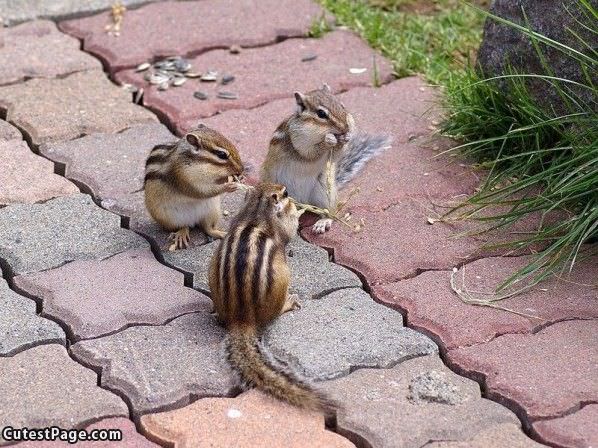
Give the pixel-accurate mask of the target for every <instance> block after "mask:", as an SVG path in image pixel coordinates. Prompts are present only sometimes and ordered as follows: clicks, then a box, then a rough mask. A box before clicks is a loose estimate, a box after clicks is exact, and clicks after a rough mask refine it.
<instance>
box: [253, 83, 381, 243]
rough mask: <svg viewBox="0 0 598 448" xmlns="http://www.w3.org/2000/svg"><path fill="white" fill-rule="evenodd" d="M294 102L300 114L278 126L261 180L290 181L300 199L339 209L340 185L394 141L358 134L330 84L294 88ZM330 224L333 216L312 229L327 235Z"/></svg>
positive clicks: (291, 189) (292, 190) (297, 113)
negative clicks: (302, 90)
mask: <svg viewBox="0 0 598 448" xmlns="http://www.w3.org/2000/svg"><path fill="white" fill-rule="evenodd" d="M295 101H296V102H297V110H296V112H295V113H294V114H293V115H291V116H290V117H288V118H287V119H286V120H284V121H283V122H282V123H281V124H280V125H279V126H278V128H277V129H276V131H275V132H274V136H273V137H272V140H271V141H270V147H269V150H268V154H267V156H266V161H265V162H264V164H263V165H262V173H261V179H262V181H264V182H275V183H280V184H283V185H286V186H287V188H288V189H289V194H290V195H291V196H292V197H293V198H294V199H296V200H297V201H299V202H303V203H307V204H311V205H315V206H316V207H320V208H326V209H328V210H329V211H330V212H331V213H335V212H336V209H337V202H338V189H339V188H340V187H342V186H343V185H344V184H346V183H347V182H348V181H349V180H351V179H352V178H353V176H354V175H355V174H357V172H359V170H360V169H361V168H362V167H363V166H364V165H365V162H367V161H368V160H369V159H371V158H372V157H374V156H375V155H377V154H379V153H380V152H382V151H383V150H385V149H387V148H388V147H389V146H390V139H389V138H388V137H387V136H371V135H368V134H365V133H363V132H356V130H355V122H354V119H353V116H352V115H351V114H350V113H349V112H347V110H346V108H345V106H344V105H343V104H342V103H341V102H340V101H339V100H338V99H337V98H335V97H334V95H333V94H332V93H331V90H330V87H329V86H328V85H327V84H324V85H323V86H322V87H321V88H320V89H317V90H313V91H311V92H307V93H305V94H303V93H301V92H295ZM329 160H330V162H331V167H330V169H331V170H332V175H331V176H328V173H327V171H328V170H327V164H328V161H329ZM331 224H332V220H331V219H329V218H325V217H322V218H321V219H319V220H318V221H317V222H316V223H315V224H314V226H313V231H314V232H315V233H324V232H326V231H327V230H329V229H330V226H331Z"/></svg>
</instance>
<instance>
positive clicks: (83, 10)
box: [0, 0, 155, 25]
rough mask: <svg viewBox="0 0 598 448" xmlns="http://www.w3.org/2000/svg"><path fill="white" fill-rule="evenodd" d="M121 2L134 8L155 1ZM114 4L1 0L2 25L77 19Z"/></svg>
mask: <svg viewBox="0 0 598 448" xmlns="http://www.w3.org/2000/svg"><path fill="white" fill-rule="evenodd" d="M120 1H121V3H123V4H124V5H126V6H133V5H141V4H143V3H149V2H152V1H155V0H120ZM113 4H114V0H0V18H2V21H0V25H1V24H2V23H4V25H14V24H15V23H20V22H25V21H26V20H31V19H35V18H38V17H40V18H54V19H56V18H64V17H75V16H80V15H83V14H89V13H92V12H95V11H101V10H103V9H109V8H110V7H111V6H112V5H113ZM125 15H126V13H125Z"/></svg>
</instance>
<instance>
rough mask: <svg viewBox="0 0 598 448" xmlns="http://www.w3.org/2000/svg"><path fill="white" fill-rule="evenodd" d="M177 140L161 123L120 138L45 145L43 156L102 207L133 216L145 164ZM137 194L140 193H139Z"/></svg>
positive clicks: (132, 130)
mask: <svg viewBox="0 0 598 448" xmlns="http://www.w3.org/2000/svg"><path fill="white" fill-rule="evenodd" d="M176 139H177V138H176V137H175V136H174V135H172V134H171V133H170V131H168V128H166V126H164V125H162V124H160V123H148V124H140V125H135V126H131V127H130V128H129V129H127V130H125V131H123V132H119V133H117V134H107V133H99V134H92V135H87V136H85V137H82V138H78V139H76V140H71V141H66V142H59V143H54V144H49V145H42V146H41V147H40V153H41V154H43V155H44V156H46V157H47V158H49V159H51V160H53V161H54V162H58V163H59V164H61V165H63V166H64V168H65V170H64V172H65V176H66V177H68V178H69V179H73V180H74V181H76V182H78V183H80V184H84V185H85V186H86V187H87V189H89V190H90V191H91V193H92V194H93V196H94V198H96V200H98V201H100V202H101V204H102V206H103V207H105V208H107V209H108V210H112V211H114V212H116V213H122V214H124V215H126V216H131V213H130V212H131V211H132V210H134V209H135V206H136V201H138V199H137V197H138V196H139V197H141V201H143V192H141V193H139V192H138V190H139V189H140V188H142V187H143V177H144V169H145V160H146V158H147V156H148V155H149V153H150V151H151V149H152V148H153V147H154V146H155V145H158V144H162V143H170V142H173V141H175V140H176ZM136 192H137V193H136Z"/></svg>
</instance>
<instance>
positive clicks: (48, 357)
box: [0, 344, 128, 445]
mask: <svg viewBox="0 0 598 448" xmlns="http://www.w3.org/2000/svg"><path fill="white" fill-rule="evenodd" d="M97 381H98V376H97V374H96V373H95V372H94V371H93V370H90V369H86V368H85V367H83V366H82V365H81V364H78V363H76V362H75V361H73V360H72V359H71V358H69V356H68V354H67V352H66V349H65V348H64V347H63V346H61V345H57V344H50V345H41V346H38V347H33V348H31V349H29V350H25V351H24V352H21V353H19V354H17V355H15V356H13V357H10V358H0V409H2V412H0V428H4V427H6V426H13V427H15V428H23V427H28V428H45V427H49V426H53V425H55V426H59V427H61V428H65V429H67V428H75V427H82V426H85V425H86V424H89V423H91V422H93V421H97V420H99V419H101V418H104V417H120V416H122V417H127V416H128V410H127V406H126V405H125V403H124V401H122V400H121V399H120V398H119V397H118V396H116V395H115V394H113V393H111V392H108V391H107V390H104V389H101V388H100V387H98V385H97ZM1 444H3V439H2V436H1V434H0V445H1Z"/></svg>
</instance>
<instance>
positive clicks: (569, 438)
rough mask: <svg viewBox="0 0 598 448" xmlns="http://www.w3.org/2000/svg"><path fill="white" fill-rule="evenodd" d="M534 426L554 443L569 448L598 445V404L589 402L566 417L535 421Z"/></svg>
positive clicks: (543, 436)
mask: <svg viewBox="0 0 598 448" xmlns="http://www.w3.org/2000/svg"><path fill="white" fill-rule="evenodd" d="M533 428H534V431H535V432H536V433H537V434H539V436H540V437H541V438H542V439H543V440H544V441H546V442H548V443H551V444H552V445H558V446H564V447H567V448H569V447H571V448H585V447H593V446H598V404H588V405H586V406H584V407H583V408H582V409H580V410H579V411H577V412H574V413H572V414H569V415H566V416H565V417H561V418H555V419H551V420H540V421H537V422H534V423H533Z"/></svg>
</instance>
